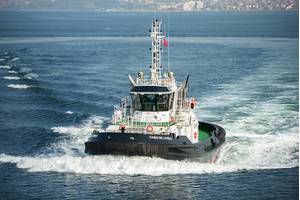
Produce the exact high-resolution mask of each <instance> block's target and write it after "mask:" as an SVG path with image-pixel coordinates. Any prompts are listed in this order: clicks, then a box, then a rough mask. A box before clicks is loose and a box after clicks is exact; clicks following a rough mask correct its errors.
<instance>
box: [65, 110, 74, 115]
mask: <svg viewBox="0 0 300 200" xmlns="http://www.w3.org/2000/svg"><path fill="white" fill-rule="evenodd" d="M73 113H74V112H72V111H70V110H68V111H66V114H70V115H72V114H73Z"/></svg>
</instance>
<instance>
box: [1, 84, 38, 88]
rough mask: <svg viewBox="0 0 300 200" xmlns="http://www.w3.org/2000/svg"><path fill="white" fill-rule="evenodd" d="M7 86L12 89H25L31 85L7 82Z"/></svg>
mask: <svg viewBox="0 0 300 200" xmlns="http://www.w3.org/2000/svg"><path fill="white" fill-rule="evenodd" d="M7 87H9V88H14V89H27V88H31V87H33V86H30V85H20V84H9V85H7Z"/></svg>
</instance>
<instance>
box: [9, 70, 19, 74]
mask: <svg viewBox="0 0 300 200" xmlns="http://www.w3.org/2000/svg"><path fill="white" fill-rule="evenodd" d="M8 73H10V74H17V73H18V72H16V71H13V70H11V71H8Z"/></svg>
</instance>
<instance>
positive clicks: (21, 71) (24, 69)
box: [20, 67, 32, 73]
mask: <svg viewBox="0 0 300 200" xmlns="http://www.w3.org/2000/svg"><path fill="white" fill-rule="evenodd" d="M31 71H32V69H31V68H29V67H23V68H21V69H20V73H29V72H31Z"/></svg>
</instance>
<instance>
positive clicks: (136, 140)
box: [85, 122, 226, 160]
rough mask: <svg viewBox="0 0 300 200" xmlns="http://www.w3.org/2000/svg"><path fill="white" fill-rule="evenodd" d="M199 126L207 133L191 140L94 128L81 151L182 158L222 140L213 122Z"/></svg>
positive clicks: (194, 154) (217, 144)
mask: <svg viewBox="0 0 300 200" xmlns="http://www.w3.org/2000/svg"><path fill="white" fill-rule="evenodd" d="M199 130H200V131H205V132H206V133H208V135H209V137H207V138H206V139H204V140H201V141H199V142H197V143H191V142H190V140H189V139H188V138H187V137H186V136H177V137H174V136H173V135H150V134H139V133H121V132H120V133H115V132H101V133H100V132H95V133H94V136H93V137H91V138H90V139H89V141H87V142H86V143H85V152H86V153H89V154H96V155H127V156H157V157H161V158H165V159H175V160H182V159H186V158H197V157H200V156H202V155H203V154H204V153H205V152H208V151H211V150H213V149H215V148H217V147H218V146H219V145H220V144H222V143H223V142H224V141H225V134H226V133H225V130H224V129H223V128H222V127H220V126H217V125H214V124H210V123H205V122H199Z"/></svg>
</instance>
